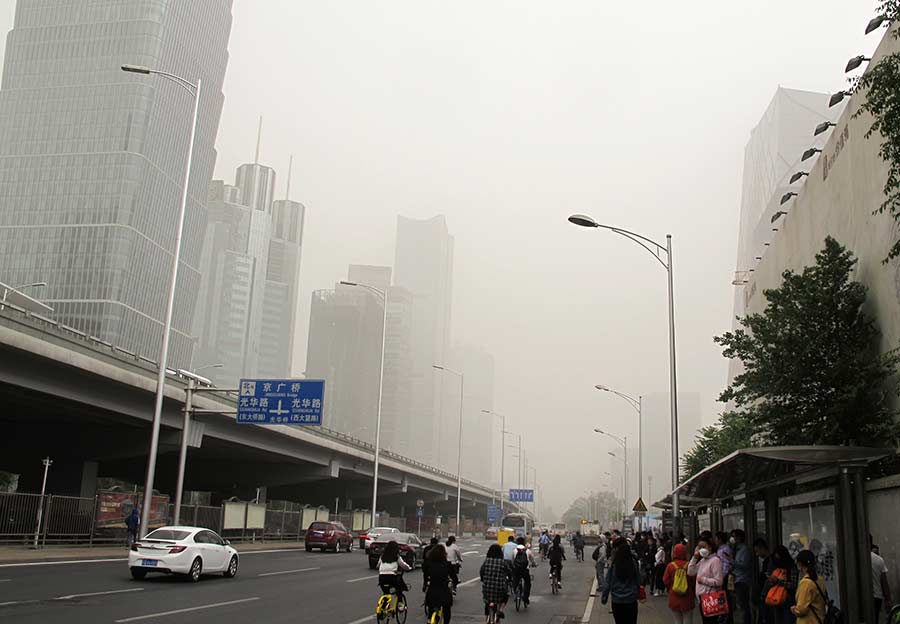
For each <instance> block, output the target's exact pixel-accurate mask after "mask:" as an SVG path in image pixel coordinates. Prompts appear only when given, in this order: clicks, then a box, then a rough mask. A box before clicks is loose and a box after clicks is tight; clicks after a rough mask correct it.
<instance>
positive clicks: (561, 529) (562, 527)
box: [550, 522, 566, 537]
mask: <svg viewBox="0 0 900 624" xmlns="http://www.w3.org/2000/svg"><path fill="white" fill-rule="evenodd" d="M550 535H559V536H560V537H565V536H566V523H565V522H556V523H554V524H553V526H551V527H550Z"/></svg>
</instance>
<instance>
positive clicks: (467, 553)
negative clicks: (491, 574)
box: [463, 550, 478, 555]
mask: <svg viewBox="0 0 900 624" xmlns="http://www.w3.org/2000/svg"><path fill="white" fill-rule="evenodd" d="M463 554H464V555H477V554H478V551H477V550H468V551H466V552H464V553H463Z"/></svg>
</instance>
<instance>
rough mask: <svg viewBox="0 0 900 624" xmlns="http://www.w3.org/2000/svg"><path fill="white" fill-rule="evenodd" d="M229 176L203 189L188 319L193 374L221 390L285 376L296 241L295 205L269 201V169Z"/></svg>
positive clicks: (299, 210) (299, 235) (245, 168)
mask: <svg viewBox="0 0 900 624" xmlns="http://www.w3.org/2000/svg"><path fill="white" fill-rule="evenodd" d="M235 179H236V184H235V186H229V185H227V184H225V183H224V182H222V181H221V180H214V181H213V182H212V184H211V185H210V194H209V204H208V206H209V218H208V222H207V227H206V235H205V238H204V247H203V254H202V257H201V261H200V267H201V273H202V279H201V282H200V294H199V300H200V301H201V302H203V305H202V306H200V307H199V308H198V310H197V314H196V315H195V317H194V334H195V335H196V336H197V349H196V353H195V356H194V369H195V370H199V371H200V373H201V374H202V375H204V376H206V377H209V378H210V379H212V380H213V381H214V382H215V383H216V384H217V385H219V386H223V387H231V386H235V385H236V384H237V382H238V380H239V379H240V378H242V377H264V378H265V377H270V378H271V377H275V378H278V377H287V376H288V375H289V373H290V354H291V349H292V347H293V338H294V322H295V318H296V316H295V315H296V307H297V305H296V304H297V290H298V284H297V280H298V273H299V268H300V250H301V245H302V241H303V216H304V208H303V204H301V203H299V202H295V201H291V200H287V199H284V200H277V201H272V196H273V195H274V189H275V171H274V170H273V169H272V168H271V167H267V166H265V165H260V164H259V163H252V164H245V165H241V166H240V167H239V168H238V170H237V173H236V176H235ZM219 364H221V365H222V366H221V368H209V369H204V367H206V366H211V365H219Z"/></svg>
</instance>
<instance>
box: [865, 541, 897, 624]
mask: <svg viewBox="0 0 900 624" xmlns="http://www.w3.org/2000/svg"><path fill="white" fill-rule="evenodd" d="M869 550H870V551H871V554H870V557H871V559H872V602H873V604H874V607H875V624H879V622H881V613H882V611H885V612H890V610H891V607H892V606H893V601H892V600H891V585H890V583H888V569H887V564H885V562H884V558H883V557H882V556H881V555H880V554H878V546H876V545H875V544H873V543H872V536H871V535H869Z"/></svg>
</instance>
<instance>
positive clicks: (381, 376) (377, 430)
mask: <svg viewBox="0 0 900 624" xmlns="http://www.w3.org/2000/svg"><path fill="white" fill-rule="evenodd" d="M341 284H343V285H344V286H354V287H356V288H365V289H366V290H368V291H370V292H373V293H375V294H376V295H378V296H379V297H381V303H382V315H381V366H379V367H378V408H377V409H376V411H375V453H374V455H375V456H374V460H373V468H372V526H375V514H376V513H377V512H376V510H377V509H378V507H377V505H378V462H379V460H380V456H381V397H382V392H384V344H385V342H386V341H387V308H388V301H387V291H385V290H381V289H380V288H375V287H374V286H370V285H369V284H363V283H361V282H349V281H341Z"/></svg>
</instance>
